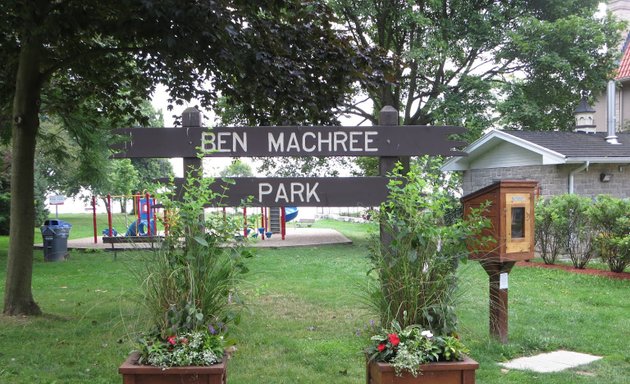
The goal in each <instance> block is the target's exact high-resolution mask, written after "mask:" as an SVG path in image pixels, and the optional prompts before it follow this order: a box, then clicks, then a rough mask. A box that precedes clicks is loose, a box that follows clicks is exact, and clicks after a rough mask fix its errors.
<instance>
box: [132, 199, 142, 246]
mask: <svg viewBox="0 0 630 384" xmlns="http://www.w3.org/2000/svg"><path fill="white" fill-rule="evenodd" d="M138 193H142V192H138ZM141 198H142V195H134V200H135V201H136V207H138V209H136V214H137V216H138V220H137V221H136V223H137V224H136V236H137V235H138V231H137V229H138V227H139V226H140V221H142V219H141V217H142V216H141V215H142V212H141V211H142V206H141V205H140V200H141Z"/></svg>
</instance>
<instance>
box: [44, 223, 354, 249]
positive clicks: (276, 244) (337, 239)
mask: <svg viewBox="0 0 630 384" xmlns="http://www.w3.org/2000/svg"><path fill="white" fill-rule="evenodd" d="M250 244H251V246H253V247H258V248H280V247H310V246H315V245H326V244H352V241H351V240H350V239H348V238H347V237H345V236H344V235H342V234H341V233H340V232H339V231H336V230H334V229H328V228H287V234H286V236H285V240H282V236H280V235H279V234H274V235H272V236H271V238H269V239H265V240H261V239H251V242H250ZM152 246H154V244H151V243H146V242H144V243H134V242H128V243H118V244H114V247H113V249H114V250H116V251H123V250H135V249H150V248H151V247H152ZM34 247H35V249H42V247H43V244H42V243H37V244H35V245H34ZM68 249H106V250H112V245H111V244H103V240H102V239H101V238H100V237H99V238H98V243H96V244H94V238H92V237H87V238H82V239H69V240H68Z"/></svg>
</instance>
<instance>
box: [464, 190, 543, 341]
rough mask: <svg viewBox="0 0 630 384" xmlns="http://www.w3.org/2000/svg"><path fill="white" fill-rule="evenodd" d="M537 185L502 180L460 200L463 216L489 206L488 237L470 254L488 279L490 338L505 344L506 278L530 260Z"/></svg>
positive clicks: (506, 323) (487, 211) (506, 316)
mask: <svg viewBox="0 0 630 384" xmlns="http://www.w3.org/2000/svg"><path fill="white" fill-rule="evenodd" d="M537 185H538V182H536V181H524V180H503V181H498V182H496V183H494V184H492V185H489V186H487V187H485V188H483V189H480V190H478V191H476V192H473V193H471V194H469V195H466V196H464V197H462V203H463V205H464V215H467V214H468V213H469V212H470V210H471V209H472V208H479V207H480V206H482V205H483V204H485V203H489V206H488V207H487V209H486V211H485V213H484V216H486V217H488V218H489V219H490V221H491V223H492V224H491V227H490V228H488V229H487V230H485V231H484V233H483V234H482V236H492V237H493V238H494V239H495V242H491V243H489V244H487V245H486V246H485V248H483V249H477V250H475V251H474V252H472V253H471V254H470V259H472V260H479V261H480V262H481V265H482V266H483V268H484V269H485V270H486V272H487V273H488V276H489V278H490V335H491V336H493V337H495V338H496V339H498V340H499V341H501V342H502V343H507V340H508V274H509V273H510V271H511V270H512V267H513V266H514V263H516V262H517V261H521V260H529V259H532V258H533V257H534V205H535V199H536V190H537V188H536V187H537Z"/></svg>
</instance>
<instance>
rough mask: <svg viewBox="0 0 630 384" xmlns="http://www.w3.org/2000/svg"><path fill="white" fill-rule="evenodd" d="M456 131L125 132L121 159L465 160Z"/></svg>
mask: <svg viewBox="0 0 630 384" xmlns="http://www.w3.org/2000/svg"><path fill="white" fill-rule="evenodd" d="M464 132H465V128H463V127H456V126H426V125H418V126H412V125H408V126H381V125H379V126H372V127H343V126H340V127H300V126H286V127H229V128H226V127H215V128H212V129H210V128H204V127H186V128H125V129H120V130H118V134H119V135H121V136H122V137H121V139H122V142H120V143H119V144H117V145H115V146H114V147H113V149H114V151H116V154H115V155H114V157H116V158H132V157H154V158H155V157H157V158H171V157H188V158H192V157H196V156H197V155H198V154H199V153H203V154H204V156H205V157H278V156H381V157H383V156H385V157H386V156H419V155H445V156H463V155H465V154H464V153H463V152H460V151H457V150H455V149H454V148H456V147H461V146H464V145H465V144H466V143H465V142H462V141H454V140H449V136H450V135H453V134H458V133H464Z"/></svg>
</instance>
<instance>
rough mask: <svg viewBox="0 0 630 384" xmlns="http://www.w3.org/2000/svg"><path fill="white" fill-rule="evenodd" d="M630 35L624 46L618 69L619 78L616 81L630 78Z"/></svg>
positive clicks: (629, 34)
mask: <svg viewBox="0 0 630 384" xmlns="http://www.w3.org/2000/svg"><path fill="white" fill-rule="evenodd" d="M629 46H630V33H628V36H626V41H625V43H624V44H623V48H622V52H623V55H622V56H621V61H620V62H619V68H617V76H615V80H623V79H627V78H630V49H628V47H629Z"/></svg>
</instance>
